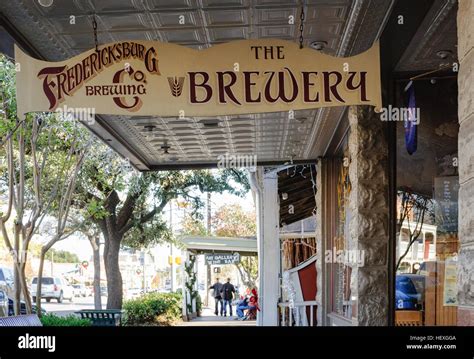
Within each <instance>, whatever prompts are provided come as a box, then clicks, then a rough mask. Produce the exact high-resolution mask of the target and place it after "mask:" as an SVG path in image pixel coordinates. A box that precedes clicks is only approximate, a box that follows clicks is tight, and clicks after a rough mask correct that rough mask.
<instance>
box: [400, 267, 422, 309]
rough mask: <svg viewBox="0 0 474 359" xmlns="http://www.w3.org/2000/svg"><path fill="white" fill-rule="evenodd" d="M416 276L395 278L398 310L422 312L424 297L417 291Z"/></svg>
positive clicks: (405, 275)
mask: <svg viewBox="0 0 474 359" xmlns="http://www.w3.org/2000/svg"><path fill="white" fill-rule="evenodd" d="M417 277H419V276H416V275H409V274H404V275H397V276H396V278H395V305H396V308H397V310H420V309H422V306H423V300H422V295H421V293H419V290H417V287H416V285H415V281H417V279H418V278H417Z"/></svg>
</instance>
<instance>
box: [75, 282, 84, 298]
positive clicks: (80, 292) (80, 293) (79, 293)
mask: <svg viewBox="0 0 474 359" xmlns="http://www.w3.org/2000/svg"><path fill="white" fill-rule="evenodd" d="M72 287H73V288H74V289H73V290H74V296H75V297H85V296H86V295H87V289H86V286H85V285H84V284H73V285H72Z"/></svg>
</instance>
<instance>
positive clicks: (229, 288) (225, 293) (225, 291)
mask: <svg viewBox="0 0 474 359" xmlns="http://www.w3.org/2000/svg"><path fill="white" fill-rule="evenodd" d="M221 293H222V300H223V301H224V317H225V316H226V315H227V304H229V314H230V316H231V317H232V299H233V298H234V293H235V288H234V286H233V285H232V284H231V283H230V278H227V283H225V284H224V285H223V286H222V289H221Z"/></svg>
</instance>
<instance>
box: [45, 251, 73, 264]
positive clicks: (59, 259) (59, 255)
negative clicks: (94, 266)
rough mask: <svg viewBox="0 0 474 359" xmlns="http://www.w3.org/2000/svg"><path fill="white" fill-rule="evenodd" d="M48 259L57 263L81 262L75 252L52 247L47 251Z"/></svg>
mask: <svg viewBox="0 0 474 359" xmlns="http://www.w3.org/2000/svg"><path fill="white" fill-rule="evenodd" d="M45 258H46V259H47V260H54V262H55V263H79V257H78V256H77V254H75V253H71V252H68V251H61V250H56V249H54V248H51V249H50V250H49V251H48V252H47V253H46V257H45Z"/></svg>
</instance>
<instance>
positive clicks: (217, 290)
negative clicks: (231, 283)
mask: <svg viewBox="0 0 474 359" xmlns="http://www.w3.org/2000/svg"><path fill="white" fill-rule="evenodd" d="M209 289H213V290H214V292H213V295H214V302H215V304H216V310H215V311H214V314H215V315H219V303H220V304H221V311H220V313H221V315H222V313H223V309H222V294H221V292H222V283H220V282H219V278H216V282H215V283H214V284H213V285H212V286H211V287H209Z"/></svg>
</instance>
